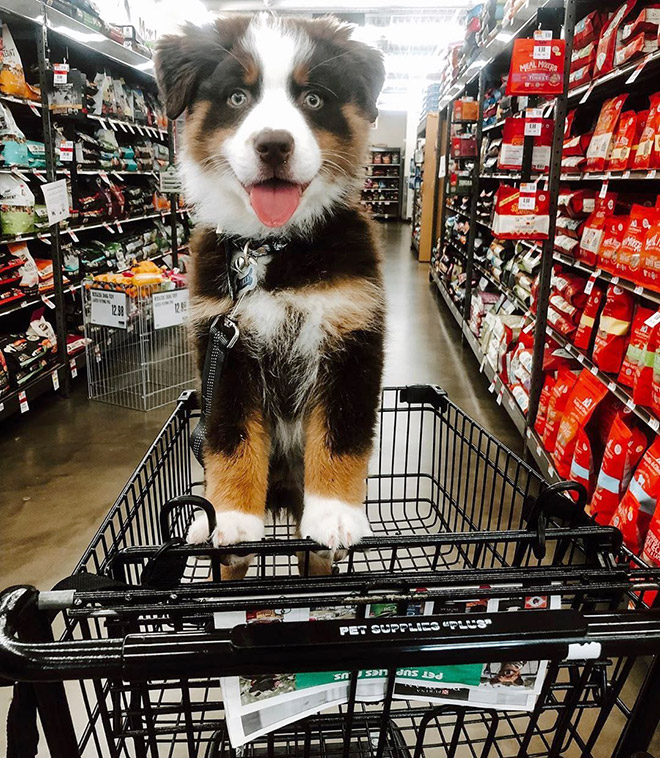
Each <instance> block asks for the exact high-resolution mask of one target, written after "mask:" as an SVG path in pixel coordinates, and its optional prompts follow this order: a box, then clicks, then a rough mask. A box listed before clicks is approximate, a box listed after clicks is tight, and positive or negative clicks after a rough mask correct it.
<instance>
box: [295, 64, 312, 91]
mask: <svg viewBox="0 0 660 758" xmlns="http://www.w3.org/2000/svg"><path fill="white" fill-rule="evenodd" d="M308 76H309V66H308V64H307V63H298V64H297V65H296V66H295V68H294V69H293V81H294V82H295V83H296V84H297V85H298V86H299V87H304V86H305V85H306V84H307V77H308Z"/></svg>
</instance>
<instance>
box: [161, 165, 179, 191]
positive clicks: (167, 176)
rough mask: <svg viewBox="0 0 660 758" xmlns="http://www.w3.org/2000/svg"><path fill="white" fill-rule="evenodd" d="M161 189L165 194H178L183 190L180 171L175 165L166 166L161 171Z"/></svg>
mask: <svg viewBox="0 0 660 758" xmlns="http://www.w3.org/2000/svg"><path fill="white" fill-rule="evenodd" d="M160 191H161V192H162V193H163V194H164V195H178V194H180V193H181V192H183V185H182V184H181V178H180V177H179V172H178V171H177V170H176V167H175V166H166V167H165V168H163V169H161V171H160Z"/></svg>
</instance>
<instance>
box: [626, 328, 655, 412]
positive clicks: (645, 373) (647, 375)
mask: <svg viewBox="0 0 660 758" xmlns="http://www.w3.org/2000/svg"><path fill="white" fill-rule="evenodd" d="M653 322H654V320H652V322H651V331H650V332H649V334H648V339H647V341H646V343H645V344H644V345H643V346H642V349H641V350H640V354H639V360H638V361H637V366H636V367H635V375H634V377H633V391H632V399H633V402H635V403H637V405H643V406H644V407H645V408H650V407H651V406H652V405H653V364H654V363H655V354H656V351H657V350H658V347H659V346H660V324H657V323H656V324H654V323H653Z"/></svg>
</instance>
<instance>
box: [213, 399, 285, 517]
mask: <svg viewBox="0 0 660 758" xmlns="http://www.w3.org/2000/svg"><path fill="white" fill-rule="evenodd" d="M269 455H270V440H269V438H268V434H267V432H266V429H265V427H264V422H263V419H262V418H261V415H260V414H259V415H256V414H255V416H253V417H252V418H251V419H250V420H249V421H248V422H247V424H246V434H245V440H244V441H243V442H242V443H241V444H240V445H239V447H238V449H237V450H236V452H235V453H234V454H233V455H231V456H228V455H224V454H222V453H215V452H212V451H206V452H205V453H204V468H205V472H206V497H207V499H208V500H210V501H211V503H212V504H213V507H214V508H215V509H216V510H217V511H228V510H236V511H242V512H243V513H249V514H251V515H253V516H260V517H263V515H264V512H265V510H266V491H267V488H268V458H269Z"/></svg>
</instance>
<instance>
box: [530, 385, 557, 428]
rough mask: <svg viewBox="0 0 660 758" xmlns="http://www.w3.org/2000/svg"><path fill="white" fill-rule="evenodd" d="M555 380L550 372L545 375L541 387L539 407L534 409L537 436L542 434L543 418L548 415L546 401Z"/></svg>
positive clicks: (548, 399) (548, 398)
mask: <svg viewBox="0 0 660 758" xmlns="http://www.w3.org/2000/svg"><path fill="white" fill-rule="evenodd" d="M555 381H556V380H555V377H554V376H553V375H552V374H546V375H545V380H544V382H543V388H542V389H541V395H540V396H539V407H538V410H537V411H536V419H535V420H534V429H535V430H536V433H537V434H538V435H539V436H541V435H543V429H544V428H545V419H546V416H547V415H548V403H549V402H550V396H551V395H552V389H553V387H554V386H555Z"/></svg>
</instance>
